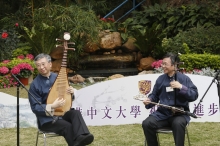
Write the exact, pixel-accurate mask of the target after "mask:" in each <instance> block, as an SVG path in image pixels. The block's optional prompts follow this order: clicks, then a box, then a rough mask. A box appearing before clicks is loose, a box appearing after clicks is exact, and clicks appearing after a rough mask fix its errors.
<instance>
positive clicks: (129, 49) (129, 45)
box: [122, 38, 138, 52]
mask: <svg viewBox="0 0 220 146" xmlns="http://www.w3.org/2000/svg"><path fill="white" fill-rule="evenodd" d="M134 42H135V38H128V40H127V42H126V43H124V44H123V45H122V46H123V47H125V50H126V52H133V51H137V50H138V48H137V47H136V46H135V45H134Z"/></svg>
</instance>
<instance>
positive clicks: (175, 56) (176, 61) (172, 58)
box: [163, 52, 180, 65]
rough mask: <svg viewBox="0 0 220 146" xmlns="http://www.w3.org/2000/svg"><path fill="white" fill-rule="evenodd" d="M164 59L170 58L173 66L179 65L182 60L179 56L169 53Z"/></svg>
mask: <svg viewBox="0 0 220 146" xmlns="http://www.w3.org/2000/svg"><path fill="white" fill-rule="evenodd" d="M164 58H170V60H171V64H172V65H174V64H176V63H179V62H180V58H179V56H178V55H176V54H174V53H170V52H169V53H167V54H165V55H164V56H163V59H164Z"/></svg>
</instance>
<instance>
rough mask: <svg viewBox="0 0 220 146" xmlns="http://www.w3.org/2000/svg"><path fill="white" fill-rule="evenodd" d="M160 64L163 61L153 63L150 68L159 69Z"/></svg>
mask: <svg viewBox="0 0 220 146" xmlns="http://www.w3.org/2000/svg"><path fill="white" fill-rule="evenodd" d="M162 62H163V60H158V61H154V62H153V63H152V64H151V66H152V67H153V68H159V67H161V65H162Z"/></svg>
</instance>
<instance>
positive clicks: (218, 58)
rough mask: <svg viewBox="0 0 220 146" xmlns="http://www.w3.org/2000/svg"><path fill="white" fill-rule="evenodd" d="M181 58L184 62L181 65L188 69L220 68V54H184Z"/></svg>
mask: <svg viewBox="0 0 220 146" xmlns="http://www.w3.org/2000/svg"><path fill="white" fill-rule="evenodd" d="M180 60H181V61H182V62H184V64H183V65H181V67H183V68H184V69H185V70H186V71H192V70H194V69H202V68H208V67H209V68H211V69H214V70H218V69H219V68H220V55H212V54H183V55H180Z"/></svg>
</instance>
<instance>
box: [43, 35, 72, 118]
mask: <svg viewBox="0 0 220 146" xmlns="http://www.w3.org/2000/svg"><path fill="white" fill-rule="evenodd" d="M63 38H64V39H56V41H60V42H63V45H56V47H58V46H59V47H63V48H64V50H63V59H62V63H61V68H60V71H59V74H58V75H57V78H56V80H55V82H54V84H53V86H52V87H51V90H50V92H49V95H48V98H47V104H52V103H53V102H54V101H55V100H56V99H57V98H60V99H62V98H63V99H65V100H66V102H65V105H64V106H62V107H59V108H56V109H55V111H54V115H55V116H62V115H64V113H65V112H67V111H69V110H70V108H71V106H72V95H71V94H69V93H67V92H66V90H67V88H69V87H70V85H69V81H68V77H67V69H66V67H67V50H75V49H74V48H68V44H74V43H72V42H70V43H68V42H67V41H69V40H70V34H69V33H68V32H65V33H64V37H63Z"/></svg>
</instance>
